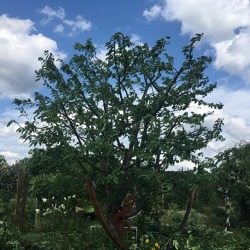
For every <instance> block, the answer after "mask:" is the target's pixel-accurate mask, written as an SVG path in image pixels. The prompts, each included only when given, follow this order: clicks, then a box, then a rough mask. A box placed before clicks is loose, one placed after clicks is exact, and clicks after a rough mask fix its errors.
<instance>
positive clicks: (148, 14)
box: [143, 5, 162, 21]
mask: <svg viewBox="0 0 250 250" xmlns="http://www.w3.org/2000/svg"><path fill="white" fill-rule="evenodd" d="M161 11H162V10H161V6H159V5H154V6H152V7H151V8H150V9H149V10H144V11H143V16H144V17H145V18H146V19H147V20H148V21H151V20H154V19H155V18H157V17H159V16H160V15H161Z"/></svg>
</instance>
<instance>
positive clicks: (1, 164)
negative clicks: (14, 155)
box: [0, 154, 8, 170]
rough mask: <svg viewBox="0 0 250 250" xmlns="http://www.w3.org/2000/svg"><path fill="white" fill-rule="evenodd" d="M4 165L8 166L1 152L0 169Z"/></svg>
mask: <svg viewBox="0 0 250 250" xmlns="http://www.w3.org/2000/svg"><path fill="white" fill-rule="evenodd" d="M6 166H8V164H7V161H6V159H5V157H4V156H3V155H2V154H0V170H1V169H2V168H4V167H6Z"/></svg>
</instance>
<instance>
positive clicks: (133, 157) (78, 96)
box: [8, 33, 222, 212]
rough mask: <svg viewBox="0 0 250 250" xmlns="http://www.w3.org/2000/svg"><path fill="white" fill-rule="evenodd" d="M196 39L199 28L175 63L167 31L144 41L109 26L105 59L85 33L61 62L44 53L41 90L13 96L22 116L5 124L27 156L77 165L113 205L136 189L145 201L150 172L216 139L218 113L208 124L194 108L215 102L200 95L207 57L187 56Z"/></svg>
mask: <svg viewBox="0 0 250 250" xmlns="http://www.w3.org/2000/svg"><path fill="white" fill-rule="evenodd" d="M201 37H202V35H200V34H197V35H196V36H194V37H193V38H192V39H191V40H190V43H189V44H188V45H187V46H184V47H183V49H182V54H183V55H184V60H183V62H182V64H181V66H180V67H176V66H175V65H176V63H175V60H174V57H173V56H171V55H169V54H168V53H167V46H168V44H169V42H170V40H169V37H166V38H162V39H160V40H158V41H157V42H156V44H155V45H154V46H153V47H150V46H149V45H148V44H146V43H145V44H143V45H141V44H140V45H135V44H133V43H132V42H131V40H130V38H129V37H128V36H125V35H123V34H122V33H116V34H114V35H113V36H112V37H111V39H110V41H108V42H107V43H106V44H105V47H106V50H107V53H106V58H105V59H100V58H98V57H97V51H96V48H95V46H94V44H93V43H92V41H91V39H88V40H87V41H86V43H85V44H80V43H76V44H75V47H74V48H75V51H76V52H75V54H74V55H73V57H72V59H71V60H70V61H69V62H68V63H66V62H63V61H60V66H58V62H57V61H56V60H55V58H54V56H53V54H51V53H50V52H49V51H45V54H44V57H41V58H39V60H40V62H41V64H42V67H41V69H40V70H38V71H36V75H37V81H39V82H42V83H43V85H44V90H43V91H41V92H36V93H35V94H34V97H33V98H30V99H26V100H21V99H15V100H14V104H15V105H16V107H17V109H18V110H19V111H20V115H21V116H22V117H26V118H27V120H26V121H25V123H24V124H21V123H20V124H19V123H18V121H13V120H12V121H11V122H10V123H9V124H8V125H10V124H11V123H12V122H16V123H18V124H19V128H18V129H17V132H19V133H20V134H21V138H22V139H24V140H25V141H28V142H29V143H30V146H31V147H32V153H33V154H37V155H40V156H41V155H42V157H41V158H40V159H42V160H44V161H45V160H47V161H48V162H50V164H51V165H53V162H54V163H55V164H54V165H53V166H55V168H58V166H61V167H62V166H64V167H66V165H67V166H70V164H73V163H74V166H76V165H78V167H79V168H81V170H82V171H83V172H84V173H85V176H86V177H89V178H91V179H92V180H94V181H95V182H96V185H97V186H98V185H100V186H102V187H104V189H103V190H104V192H103V194H104V195H105V196H107V197H113V198H112V200H113V201H114V200H116V201H118V206H116V210H117V209H118V207H119V204H121V201H122V199H123V198H124V197H125V195H126V194H128V193H129V192H133V190H135V188H136V192H137V193H138V195H139V196H140V197H142V198H143V197H144V198H145V197H146V196H147V195H148V194H146V193H145V188H148V192H150V191H153V190H154V187H156V186H157V185H156V183H157V181H158V180H159V182H160V183H161V182H162V179H157V178H156V175H157V174H159V173H164V171H165V170H166V169H167V168H168V167H169V166H170V165H174V164H175V163H176V162H180V161H183V160H189V161H193V162H195V163H197V162H198V161H199V156H198V154H197V151H198V150H200V149H202V148H205V147H206V146H207V144H208V143H209V142H210V141H212V140H214V139H215V140H220V139H221V136H220V132H221V126H222V120H221V119H218V120H216V121H215V122H214V124H213V126H212V127H207V126H205V119H206V118H207V117H208V116H210V115H211V114H212V113H213V112H212V111H211V112H196V110H197V109H193V106H195V107H196V108H197V107H209V108H210V109H211V110H213V109H221V108H222V104H221V103H208V102H206V101H205V99H204V98H205V97H206V96H207V95H208V94H209V93H211V92H212V91H213V90H214V89H215V88H216V83H210V82H209V78H208V77H207V76H205V75H204V71H205V69H206V68H207V67H208V65H209V63H210V62H211V58H210V57H207V56H204V55H201V56H199V57H195V56H194V49H195V44H196V43H197V42H199V41H200V39H201ZM31 111H32V112H33V113H32V114H30V112H31ZM45 156H46V157H47V158H46V157H45ZM48 159H49V160H48ZM68 169H70V168H68ZM51 171H53V170H51ZM69 171H70V170H69ZM71 171H72V170H71ZM142 183H147V185H144V186H143V184H142ZM158 184H159V183H158ZM142 186H143V187H142ZM143 190H144V191H143ZM117 195H118V196H119V198H117ZM114 197H116V198H114ZM142 200H143V199H142ZM142 200H141V203H143V202H142ZM144 200H146V199H144ZM113 212H114V211H113Z"/></svg>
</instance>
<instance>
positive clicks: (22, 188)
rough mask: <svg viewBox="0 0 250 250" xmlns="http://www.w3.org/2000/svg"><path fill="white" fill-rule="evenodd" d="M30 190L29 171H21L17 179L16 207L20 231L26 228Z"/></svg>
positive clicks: (16, 217)
mask: <svg viewBox="0 0 250 250" xmlns="http://www.w3.org/2000/svg"><path fill="white" fill-rule="evenodd" d="M27 190H28V173H27V172H19V173H18V180H17V196H16V209H15V222H16V224H17V226H18V228H19V230H20V231H23V230H24V228H25V208H26V200H27Z"/></svg>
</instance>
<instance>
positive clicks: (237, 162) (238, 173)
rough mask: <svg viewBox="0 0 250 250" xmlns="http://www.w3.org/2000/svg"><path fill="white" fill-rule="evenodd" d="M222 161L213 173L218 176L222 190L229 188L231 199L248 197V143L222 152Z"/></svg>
mask: <svg viewBox="0 0 250 250" xmlns="http://www.w3.org/2000/svg"><path fill="white" fill-rule="evenodd" d="M221 157H223V158H224V159H223V160H224V161H223V163H222V164H221V165H220V167H219V168H218V169H216V170H215V171H214V172H215V173H217V172H218V175H219V179H220V181H221V182H222V183H223V184H224V188H229V190H230V195H231V196H233V197H235V198H236V197H239V196H242V195H243V196H246V197H250V143H241V144H239V145H238V146H236V147H234V148H231V149H229V150H226V151H225V152H222V154H221Z"/></svg>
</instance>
